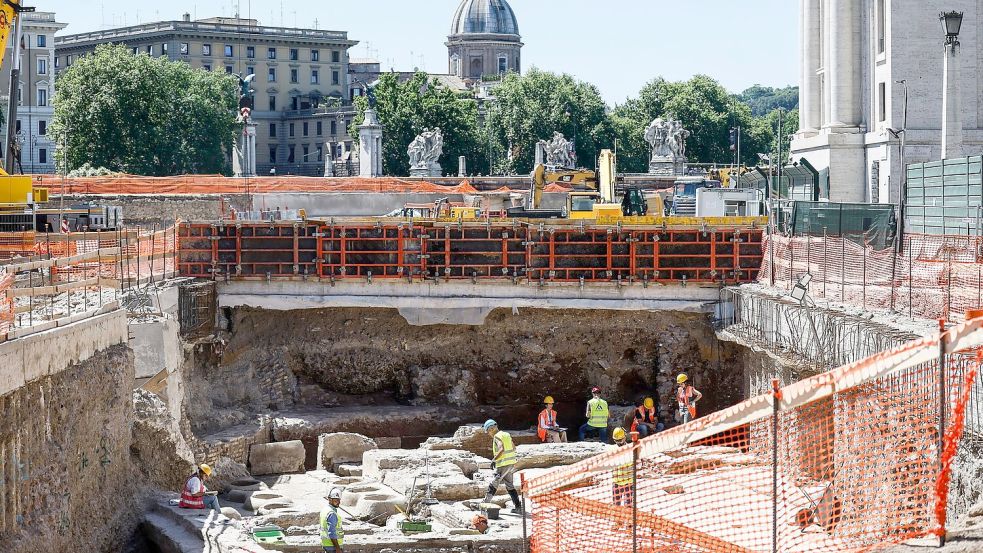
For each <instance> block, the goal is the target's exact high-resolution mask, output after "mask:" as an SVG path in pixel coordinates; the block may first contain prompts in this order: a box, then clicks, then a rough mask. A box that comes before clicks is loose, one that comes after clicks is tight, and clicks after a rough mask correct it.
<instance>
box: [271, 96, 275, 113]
mask: <svg viewBox="0 0 983 553" xmlns="http://www.w3.org/2000/svg"><path fill="white" fill-rule="evenodd" d="M270 111H276V96H274V95H272V94H270Z"/></svg>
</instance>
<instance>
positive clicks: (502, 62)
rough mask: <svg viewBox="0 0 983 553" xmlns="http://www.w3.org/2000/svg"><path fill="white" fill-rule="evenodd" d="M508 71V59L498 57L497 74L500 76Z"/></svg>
mask: <svg viewBox="0 0 983 553" xmlns="http://www.w3.org/2000/svg"><path fill="white" fill-rule="evenodd" d="M508 70H509V58H507V57H505V56H498V73H499V74H502V73H505V72H506V71H508Z"/></svg>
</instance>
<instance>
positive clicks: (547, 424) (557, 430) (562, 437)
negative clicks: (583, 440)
mask: <svg viewBox="0 0 983 553" xmlns="http://www.w3.org/2000/svg"><path fill="white" fill-rule="evenodd" d="M543 404H544V405H546V408H545V409H543V410H542V411H540V413H539V422H538V423H537V425H536V426H537V427H536V433H537V434H538V435H539V441H541V442H545V443H551V444H555V443H563V442H566V441H567V429H566V428H561V427H560V426H559V425H557V424H556V411H554V410H553V396H546V398H545V399H544V400H543Z"/></svg>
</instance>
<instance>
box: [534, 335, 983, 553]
mask: <svg viewBox="0 0 983 553" xmlns="http://www.w3.org/2000/svg"><path fill="white" fill-rule="evenodd" d="M981 344H983V320H981V319H975V320H972V321H970V322H968V323H966V324H964V325H962V326H959V327H955V328H953V329H950V330H949V331H948V332H946V333H944V334H942V335H941V336H934V337H931V338H925V339H922V340H919V341H915V342H911V343H908V344H905V345H902V346H899V347H897V348H895V349H893V350H891V351H889V352H883V353H880V354H877V355H875V356H873V357H870V358H868V359H865V360H863V361H859V362H857V363H853V364H850V365H845V366H842V367H840V368H838V369H835V370H833V371H830V372H828V373H823V374H820V375H817V376H814V377H812V378H808V379H805V380H802V381H799V382H797V383H794V384H791V385H788V386H785V387H784V388H780V387H779V385H778V382H777V381H775V382H774V383H773V388H772V389H771V390H759V391H760V392H763V393H762V394H761V395H758V396H756V397H753V398H752V399H749V400H747V401H744V402H742V403H740V404H737V405H735V406H733V407H730V408H728V409H724V410H722V411H719V412H716V413H712V414H709V415H707V416H705V417H702V418H698V419H696V420H695V421H693V422H690V423H688V424H685V425H681V426H677V427H675V428H672V429H670V430H667V431H665V432H661V433H659V434H656V435H654V436H650V437H648V438H646V439H644V440H641V441H640V442H638V443H636V444H632V445H629V446H625V447H621V448H614V447H612V450H611V451H609V452H607V453H604V454H601V455H599V456H597V457H594V458H591V459H588V460H585V461H582V462H580V463H577V464H575V465H571V466H568V467H562V468H558V469H555V470H552V471H549V472H547V473H545V474H541V475H539V476H535V477H533V478H531V479H528V480H525V479H523V480H524V481H523V491H524V495H525V497H526V498H527V500H528V501H529V504H530V507H531V512H532V530H531V535H530V547H531V551H532V552H533V553H547V552H549V553H554V552H558V551H564V552H569V553H580V552H583V553H600V552H627V551H637V552H645V553H654V552H667V553H668V552H734V553H750V552H762V553H763V552H776V553H777V552H782V553H790V552H795V553H823V552H831V553H832V552H844V551H847V552H851V551H857V552H859V551H874V550H879V549H883V548H885V547H888V546H890V545H894V544H899V543H902V542H905V541H907V540H910V539H913V538H920V537H926V536H933V535H934V536H943V535H944V528H945V514H944V513H945V510H946V505H947V502H948V493H949V488H948V476H949V475H948V472H949V470H951V464H952V462H953V459H954V458H955V455H956V449H957V447H956V446H957V445H958V441H959V439H960V434H961V431H962V425H963V423H964V418H963V416H962V413H963V412H964V411H965V408H966V403H967V401H968V400H969V394H968V393H967V392H968V387H971V386H972V383H973V380H974V378H975V376H976V372H977V370H978V369H979V366H980V357H979V355H978V354H977V353H976V352H974V351H973V350H974V349H976V348H979V347H980V345H981ZM942 352H945V354H944V355H942V359H940V354H942ZM695 385H697V386H699V382H696V383H695ZM940 429H941V430H942V431H941V432H940Z"/></svg>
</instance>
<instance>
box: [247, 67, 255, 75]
mask: <svg viewBox="0 0 983 553" xmlns="http://www.w3.org/2000/svg"><path fill="white" fill-rule="evenodd" d="M255 74H256V68H255V67H253V66H251V65H247V66H246V76H247V77H248V76H250V75H255Z"/></svg>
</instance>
